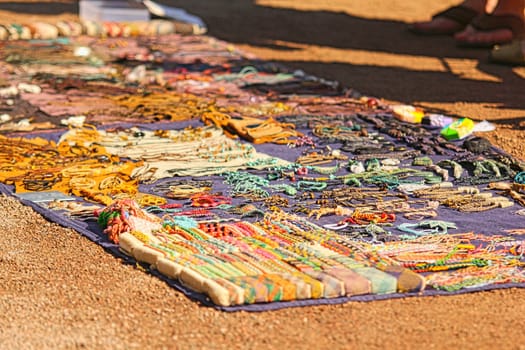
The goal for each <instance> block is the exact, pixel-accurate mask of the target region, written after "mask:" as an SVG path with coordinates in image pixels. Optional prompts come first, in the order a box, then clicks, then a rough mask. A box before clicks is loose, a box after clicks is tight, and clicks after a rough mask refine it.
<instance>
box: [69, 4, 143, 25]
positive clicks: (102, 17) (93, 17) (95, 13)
mask: <svg viewBox="0 0 525 350" xmlns="http://www.w3.org/2000/svg"><path fill="white" fill-rule="evenodd" d="M78 6H79V17H80V19H81V20H83V21H96V22H140V21H149V19H150V18H149V11H148V9H147V8H146V7H145V6H144V5H142V4H139V3H137V2H132V1H126V0H80V2H79V4H78Z"/></svg>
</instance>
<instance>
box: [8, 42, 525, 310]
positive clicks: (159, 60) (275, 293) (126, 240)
mask: <svg viewBox="0 0 525 350" xmlns="http://www.w3.org/2000/svg"><path fill="white" fill-rule="evenodd" d="M3 48H4V50H3V52H2V55H3V56H2V59H3V62H2V63H1V65H0V68H1V69H0V82H1V83H2V86H0V100H1V101H0V102H1V110H0V113H2V114H1V115H0V130H1V131H2V133H3V136H2V137H1V138H0V158H1V159H2V166H1V167H0V182H1V183H2V187H1V189H2V191H3V192H4V193H9V194H12V195H15V196H17V197H18V198H19V199H20V200H21V201H22V202H23V203H25V204H27V205H31V206H32V207H33V208H35V210H37V211H38V212H39V213H41V214H43V215H44V216H45V217H47V218H48V219H50V220H52V221H54V222H57V223H60V224H62V225H65V226H68V227H72V228H74V229H76V230H77V231H79V232H80V233H82V234H84V235H86V236H87V237H89V238H90V239H92V240H93V241H95V242H97V243H98V244H101V245H102V246H104V247H105V248H106V249H107V250H108V251H110V252H112V253H113V254H116V255H118V256H120V257H121V258H122V259H123V260H124V261H128V262H137V263H139V264H141V265H142V266H143V267H144V268H145V269H146V270H148V271H150V272H151V273H153V274H155V275H157V276H159V277H160V278H163V279H164V280H166V281H167V283H169V284H170V285H172V286H174V287H176V288H177V289H179V290H181V291H183V292H184V293H186V294H187V295H188V296H190V297H192V298H194V299H196V300H199V301H200V302H202V303H204V304H206V305H213V306H215V307H217V308H220V309H222V310H227V311H235V310H251V311H263V310H270V309H276V308H282V307H290V306H305V305H316V304H323V303H325V304H326V303H341V302H347V301H351V300H362V301H363V300H377V299H385V298H397V297H406V296H425V295H450V294H454V293H465V292H472V291H479V290H488V289H496V288H508V287H516V286H518V287H523V286H525V273H524V271H523V253H524V251H525V248H524V247H525V246H524V245H523V239H524V236H525V219H524V215H525V209H524V206H525V165H524V164H523V162H521V161H520V160H518V159H515V158H512V157H510V156H508V155H507V154H505V153H504V152H502V151H500V150H498V149H496V148H494V147H493V146H492V145H490V143H488V142H486V140H484V139H482V138H480V137H475V136H472V135H471V136H468V134H469V133H468V132H467V133H465V134H464V135H463V134H462V137H463V136H465V137H464V138H463V139H461V140H451V139H447V138H444V137H443V136H442V134H441V127H440V126H438V125H435V124H433V123H429V122H428V118H427V119H425V117H429V116H430V115H431V114H430V113H428V114H427V115H425V111H418V113H422V114H421V115H418V118H419V117H421V118H419V119H418V123H408V122H406V120H404V119H402V118H400V117H399V106H397V107H396V106H390V105H386V104H384V103H382V102H381V101H380V100H378V99H376V98H373V97H369V96H362V95H360V94H359V93H358V92H356V91H354V90H352V89H349V88H345V87H342V86H341V85H340V84H338V83H337V82H332V81H327V80H325V79H322V78H319V77H314V76H309V75H307V74H305V73H303V72H298V71H293V70H290V69H287V68H286V67H282V66H279V65H276V64H273V63H270V62H264V61H260V60H257V59H255V58H254V57H253V56H251V55H249V54H245V53H243V52H241V51H238V50H236V49H235V48H234V47H233V46H232V45H230V44H228V43H224V42H222V41H219V40H216V39H214V38H211V37H206V36H181V35H177V34H175V35H165V36H154V37H130V38H119V39H118V40H115V39H93V38H91V39H86V38H85V37H76V38H69V39H67V40H65V39H60V40H46V41H14V42H9V43H4V44H3ZM33 51H37V52H40V51H41V52H42V55H30V54H29V53H30V52H33ZM404 110H407V109H406V108H405V109H404ZM408 110H410V109H408Z"/></svg>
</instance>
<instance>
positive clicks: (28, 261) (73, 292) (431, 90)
mask: <svg viewBox="0 0 525 350" xmlns="http://www.w3.org/2000/svg"><path fill="white" fill-rule="evenodd" d="M164 2H169V3H172V4H174V5H177V6H185V7H186V9H188V10H190V11H192V12H194V13H195V14H198V15H200V16H202V17H203V18H204V19H205V21H206V22H207V23H208V25H209V29H210V34H211V35H214V36H217V37H219V38H222V39H225V40H228V41H231V42H234V43H235V44H237V45H238V46H239V47H241V48H244V49H246V50H249V51H251V52H254V53H256V54H258V55H259V56H260V57H261V58H266V59H269V60H275V61H279V62H283V63H285V64H287V65H289V66H292V67H295V68H298V69H303V70H305V71H307V72H309V73H312V74H316V75H319V76H323V77H327V78H331V79H337V80H339V81H341V82H343V83H344V84H345V85H346V86H351V87H353V88H355V89H356V90H358V91H361V92H363V93H366V94H369V95H374V96H379V97H383V98H385V99H386V100H388V101H401V102H406V103H412V104H416V105H420V106H424V107H426V108H432V109H435V110H436V111H442V112H444V113H447V114H454V115H458V116H466V117H471V118H473V119H475V120H485V119H486V120H490V121H492V122H494V123H495V124H496V125H497V127H498V129H497V131H496V132H492V133H490V134H486V136H487V137H489V138H490V139H491V140H492V141H493V142H494V143H495V144H496V145H498V146H500V147H502V148H504V149H505V150H507V151H508V152H511V153H512V154H514V155H515V156H518V157H521V158H522V159H523V158H525V156H524V155H525V145H524V142H523V136H524V133H525V98H524V91H525V68H512V67H506V66H498V65H493V64H489V63H488V61H487V51H486V50H472V49H470V50H466V49H459V48H457V47H456V46H455V44H454V42H453V40H452V39H451V38H447V37H444V38H426V37H417V36H413V35H411V34H409V33H407V31H406V30H405V25H406V22H410V21H413V20H418V19H424V18H428V16H429V14H430V13H431V12H434V11H437V10H440V9H442V8H445V7H447V6H448V5H450V4H452V3H454V1H449V0H443V1H439V2H438V1H432V2H427V1H419V0H404V1H401V0H389V1H387V0H383V1H380V0H353V1H343V0H333V1H330V2H328V1H314V0H303V1H300V2H299V1H292V0H259V1H247V0H239V1H232V0H215V1H207V0H194V1H182V0H173V1H169V0H164ZM77 9H78V8H77V4H76V3H75V2H74V1H72V0H62V1H59V0H55V1H39V2H38V3H35V1H30V0H26V1H22V0H18V1H0V22H2V23H10V22H25V21H32V20H35V19H44V20H49V21H55V20H57V19H59V18H74V15H75V13H76V11H77ZM0 212H1V213H2V216H3V219H2V220H0V232H1V233H2V234H1V235H0V281H1V283H0V315H2V317H0V349H33V348H35V349H76V348H88V349H143V348H144V349H161V348H167V349H175V348H180V349H188V348H190V349H191V348H218V349H223V348H228V349H251V348H264V349H266V348H269V349H274V348H275V349H277V348H279V349H280V348H293V349H296V348H299V349H300V348H305V349H306V348H321V349H445V348H457V349H493V348H500V349H525V345H523V344H524V341H525V335H524V333H523V331H522V329H523V328H524V327H525V320H524V318H523V315H524V314H525V304H524V303H523V302H522V298H523V297H525V290H521V289H510V290H500V291H493V292H483V293H473V294H468V295H461V296H451V297H439V298H431V297H426V298H408V299H401V300H388V301H377V302H369V303H356V302H354V303H348V304H344V305H337V306H318V307H307V308H294V309H285V310H280V311H274V312H267V313H246V312H239V313H224V312H218V311H215V310H213V309H210V308H205V307H201V306H199V305H198V304H197V303H194V302H191V301H190V300H188V299H187V298H185V297H184V296H183V295H182V294H181V293H179V292H177V291H175V290H174V289H172V288H169V287H168V286H167V285H166V284H165V283H164V282H162V281H160V280H158V279H157V278H154V277H152V276H150V275H148V274H146V273H144V272H143V271H141V270H140V269H138V268H136V267H135V266H132V265H124V264H123V263H122V262H121V261H120V260H118V259H116V258H114V257H113V256H111V255H110V254H108V253H106V252H105V251H104V250H103V249H102V248H101V247H99V246H97V245H95V244H93V243H92V242H90V241H88V240H87V239H86V238H84V237H82V236H80V235H79V234H78V233H76V232H74V231H72V230H69V229H64V228H61V227H59V226H57V225H55V224H52V223H49V222H47V221H46V220H45V219H43V218H42V217H41V216H40V215H38V214H35V213H34V212H33V211H32V210H31V209H30V208H28V207H24V206H22V205H20V204H19V203H18V202H17V201H16V200H14V199H12V198H8V197H0Z"/></svg>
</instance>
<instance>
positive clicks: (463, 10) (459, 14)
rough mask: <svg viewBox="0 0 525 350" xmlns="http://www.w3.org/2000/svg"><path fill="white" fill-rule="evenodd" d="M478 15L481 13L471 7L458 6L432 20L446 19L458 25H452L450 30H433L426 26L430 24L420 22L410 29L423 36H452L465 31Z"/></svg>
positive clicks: (412, 25)
mask: <svg viewBox="0 0 525 350" xmlns="http://www.w3.org/2000/svg"><path fill="white" fill-rule="evenodd" d="M478 15H479V13H478V12H477V11H475V10H473V9H471V8H470V7H466V6H463V5H458V6H453V7H450V8H448V9H446V10H444V11H441V12H439V13H436V14H435V15H434V16H432V20H434V19H436V18H446V19H449V20H451V21H452V22H455V24H456V25H452V26H451V27H450V28H437V27H435V28H431V27H427V26H426V25H425V24H426V23H429V22H419V23H413V24H411V25H410V26H409V27H408V29H409V30H410V31H411V32H413V33H416V34H422V35H451V34H454V33H457V32H459V31H461V30H463V29H465V27H466V26H467V25H468V24H469V23H470V22H471V21H472V20H473V19H474V18H476V17H477V16H478Z"/></svg>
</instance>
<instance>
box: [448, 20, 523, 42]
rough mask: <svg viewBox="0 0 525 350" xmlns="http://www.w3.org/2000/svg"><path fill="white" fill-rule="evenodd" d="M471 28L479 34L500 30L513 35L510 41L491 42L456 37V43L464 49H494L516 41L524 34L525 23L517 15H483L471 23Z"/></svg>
mask: <svg viewBox="0 0 525 350" xmlns="http://www.w3.org/2000/svg"><path fill="white" fill-rule="evenodd" d="M469 26H470V27H472V28H473V29H475V30H476V31H477V32H480V33H481V32H491V31H496V30H498V29H507V30H509V31H510V32H511V33H512V37H511V38H509V39H508V40H490V41H479V40H472V38H471V39H468V38H467V39H461V38H458V36H456V42H457V44H458V45H459V46H462V47H480V48H486V47H492V46H494V45H498V44H506V43H509V42H511V41H512V40H514V39H518V38H520V37H522V36H523V34H524V28H525V27H524V23H523V19H522V18H520V17H518V16H515V15H489V14H483V15H481V16H478V17H476V18H474V19H473V20H472V22H470V25H469Z"/></svg>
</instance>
